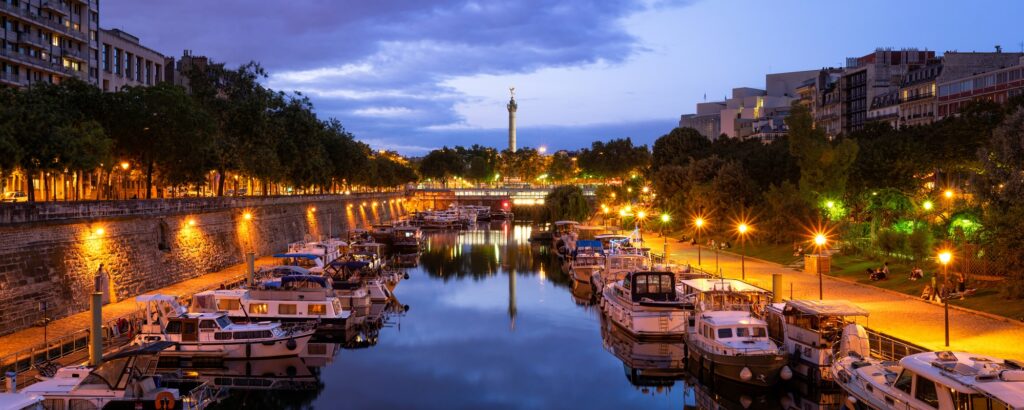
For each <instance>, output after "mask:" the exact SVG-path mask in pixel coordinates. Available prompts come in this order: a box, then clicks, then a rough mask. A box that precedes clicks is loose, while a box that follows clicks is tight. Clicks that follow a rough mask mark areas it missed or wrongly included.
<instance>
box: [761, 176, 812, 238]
mask: <svg viewBox="0 0 1024 410" xmlns="http://www.w3.org/2000/svg"><path fill="white" fill-rule="evenodd" d="M813 214H814V210H813V209H812V208H811V206H810V205H809V204H808V203H807V202H806V201H804V199H803V198H802V197H801V196H800V190H798V189H797V187H796V185H793V183H792V182H789V181H784V182H783V183H782V184H781V185H772V186H771V187H769V188H768V191H766V192H765V193H764V215H765V217H764V218H762V220H763V221H764V222H763V223H764V229H763V231H764V232H766V233H767V239H768V240H769V241H772V242H775V243H786V242H796V241H800V240H801V239H802V236H806V235H807V233H806V232H804V230H803V229H802V227H803V226H808V224H809V223H810V221H811V220H812V219H813Z"/></svg>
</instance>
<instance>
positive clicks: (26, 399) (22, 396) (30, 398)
mask: <svg viewBox="0 0 1024 410" xmlns="http://www.w3.org/2000/svg"><path fill="white" fill-rule="evenodd" d="M0 409H5V410H45V409H46V408H45V407H43V396H37V395H34V394H28V393H10V392H8V393H0Z"/></svg>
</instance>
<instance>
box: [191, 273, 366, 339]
mask: <svg viewBox="0 0 1024 410" xmlns="http://www.w3.org/2000/svg"><path fill="white" fill-rule="evenodd" d="M191 308H192V311H193V312H196V313H213V312H218V311H221V312H227V314H228V316H229V317H230V318H231V319H233V320H236V321H238V320H244V321H263V320H273V321H280V322H314V323H315V324H316V326H317V328H318V329H331V328H337V329H343V328H344V325H345V319H348V317H349V316H350V315H351V312H350V311H346V310H345V309H344V308H343V307H342V305H341V301H340V300H338V298H337V297H336V296H335V295H334V288H333V287H332V286H331V280H330V278H326V277H323V276H313V275H288V276H283V277H281V278H278V279H274V280H267V281H263V282H260V283H259V284H258V285H257V286H255V287H253V288H251V289H224V290H209V291H205V292H199V293H197V294H195V295H194V296H192V306H191Z"/></svg>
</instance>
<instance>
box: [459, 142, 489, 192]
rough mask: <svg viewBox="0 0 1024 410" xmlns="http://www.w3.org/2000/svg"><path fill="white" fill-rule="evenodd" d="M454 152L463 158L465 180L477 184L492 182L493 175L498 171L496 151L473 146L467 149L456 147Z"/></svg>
mask: <svg viewBox="0 0 1024 410" xmlns="http://www.w3.org/2000/svg"><path fill="white" fill-rule="evenodd" d="M456 151H458V152H459V155H461V156H462V157H463V164H465V166H466V169H465V171H464V174H465V178H466V179H469V180H471V181H474V182H477V183H481V182H487V181H491V180H493V178H494V173H495V172H496V171H497V169H498V151H497V150H495V149H494V148H488V147H484V146H480V145H477V144H473V146H472V147H469V148H468V149H466V148H463V147H456Z"/></svg>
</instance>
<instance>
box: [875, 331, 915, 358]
mask: <svg viewBox="0 0 1024 410" xmlns="http://www.w3.org/2000/svg"><path fill="white" fill-rule="evenodd" d="M865 330H867V332H868V342H869V344H870V346H871V356H872V357H874V358H876V359H882V360H891V361H897V360H900V359H902V358H904V357H906V356H909V355H912V354H917V353H922V352H927V351H929V350H928V349H925V348H924V347H921V346H918V345H916V344H913V343H910V342H908V341H906V340H903V339H898V338H895V337H892V336H889V335H887V334H885V333H882V332H878V331H875V330H871V329H865Z"/></svg>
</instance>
